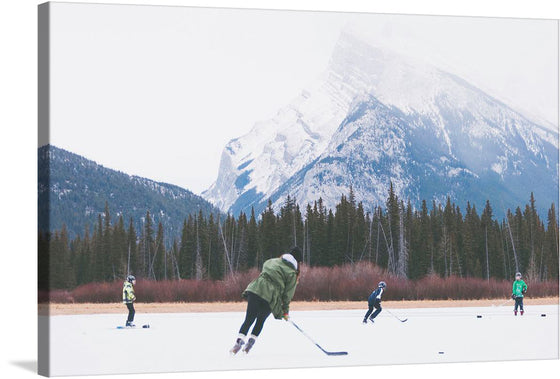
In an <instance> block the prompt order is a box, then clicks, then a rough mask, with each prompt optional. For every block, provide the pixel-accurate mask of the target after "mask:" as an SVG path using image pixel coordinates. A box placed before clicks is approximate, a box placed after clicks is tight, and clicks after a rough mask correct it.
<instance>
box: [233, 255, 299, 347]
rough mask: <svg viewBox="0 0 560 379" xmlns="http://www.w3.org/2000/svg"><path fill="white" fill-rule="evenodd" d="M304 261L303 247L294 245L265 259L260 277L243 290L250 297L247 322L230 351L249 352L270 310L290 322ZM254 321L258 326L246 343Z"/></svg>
mask: <svg viewBox="0 0 560 379" xmlns="http://www.w3.org/2000/svg"><path fill="white" fill-rule="evenodd" d="M301 261H302V257H301V250H300V249H299V247H294V248H292V250H290V252H289V253H287V254H283V255H282V256H280V257H279V258H272V259H269V260H267V261H266V262H264V264H263V268H262V272H261V274H260V275H259V277H258V278H257V279H255V280H253V281H252V282H251V283H249V285H248V286H247V289H246V290H245V291H244V292H243V297H245V298H247V311H246V314H245V321H244V322H243V324H242V325H241V328H240V329H239V336H238V338H237V340H236V341H235V345H233V347H232V348H231V350H230V353H232V354H237V352H239V350H241V348H243V351H244V352H245V353H248V352H249V351H250V350H251V348H252V347H253V345H254V343H255V341H256V340H257V337H258V336H259V334H260V333H261V330H262V328H263V326H264V322H265V320H266V318H267V317H268V315H270V313H272V315H273V316H274V318H275V319H277V320H280V319H284V320H286V321H288V319H289V312H290V302H291V301H292V297H293V296H294V292H295V290H296V286H297V279H298V275H299V266H300V264H301ZM253 323H254V324H255V325H254V326H253V329H252V330H251V337H250V338H249V340H248V341H247V343H246V344H245V338H246V337H247V334H248V332H249V328H250V327H251V325H253ZM243 345H245V346H243Z"/></svg>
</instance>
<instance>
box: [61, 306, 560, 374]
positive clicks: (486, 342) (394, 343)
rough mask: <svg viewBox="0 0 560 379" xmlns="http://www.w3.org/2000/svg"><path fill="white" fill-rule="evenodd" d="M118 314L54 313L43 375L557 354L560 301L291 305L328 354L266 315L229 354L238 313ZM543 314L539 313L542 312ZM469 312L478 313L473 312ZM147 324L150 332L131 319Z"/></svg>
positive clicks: (238, 322)
mask: <svg viewBox="0 0 560 379" xmlns="http://www.w3.org/2000/svg"><path fill="white" fill-rule="evenodd" d="M124 310H125V309H124V306H123V314H122V315H115V314H106V315H76V316H52V317H51V318H50V331H51V340H50V374H51V375H54V376H59V375H88V374H110V373H141V372H151V373H154V372H180V371H203V370H235V369H256V368H288V367H324V366H350V365H380V364H404V363H434V362H468V361H496V360H527V359H557V358H558V305H541V306H530V307H529V306H528V307H526V311H527V312H526V313H525V315H524V316H522V317H521V316H517V317H515V316H514V315H513V312H512V307H510V306H504V307H484V308H428V309H390V311H391V312H392V313H393V314H395V315H397V316H399V317H400V318H408V321H407V322H404V323H401V322H399V321H398V320H397V319H396V318H394V317H393V316H392V315H390V314H389V313H388V312H385V311H383V312H382V313H381V314H380V315H379V317H377V319H376V321H375V324H368V325H363V324H362V322H361V321H362V319H363V315H364V313H365V309H364V310H363V311H362V310H359V311H357V310H340V311H293V312H291V317H292V320H293V321H294V322H296V323H297V324H298V325H299V326H300V327H301V328H302V329H303V330H305V331H306V332H307V334H309V335H310V336H311V337H313V338H314V339H315V340H316V342H318V343H319V344H320V345H321V346H322V347H323V348H324V349H326V350H329V351H340V350H343V351H348V355H347V356H332V357H331V356H327V355H325V354H324V353H323V352H321V351H320V350H319V349H318V348H317V347H316V346H315V345H313V344H312V343H311V342H310V341H309V340H308V339H307V338H306V337H305V336H304V335H303V334H301V333H300V332H299V331H298V330H297V329H296V328H294V327H293V326H292V325H291V324H289V323H287V322H285V321H277V320H274V318H273V317H272V316H270V317H269V318H268V320H267V322H266V323H265V327H264V329H263V332H262V333H261V336H260V338H259V339H258V341H257V343H256V344H255V346H254V348H253V350H252V351H251V353H250V354H248V355H245V354H243V353H239V354H238V355H237V356H233V357H232V356H230V354H229V349H230V348H231V346H232V345H233V343H234V341H235V338H236V336H237V331H238V329H239V326H240V325H241V323H242V321H243V318H244V313H242V312H224V313H160V314H155V313H151V314H142V313H137V314H136V318H135V323H136V325H138V327H137V328H136V329H125V330H119V329H116V326H117V325H122V324H124V320H125V318H126V315H125V312H124ZM541 314H545V315H546V316H545V317H542V316H541ZM477 315H480V316H482V317H481V318H478V317H477ZM143 324H150V326H151V327H150V328H149V329H143V328H141V327H139V326H141V325H143Z"/></svg>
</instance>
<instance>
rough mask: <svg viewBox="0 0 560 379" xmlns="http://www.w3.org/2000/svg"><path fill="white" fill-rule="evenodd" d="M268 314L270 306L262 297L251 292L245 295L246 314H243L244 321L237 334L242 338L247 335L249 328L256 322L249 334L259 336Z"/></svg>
mask: <svg viewBox="0 0 560 379" xmlns="http://www.w3.org/2000/svg"><path fill="white" fill-rule="evenodd" d="M269 314H270V305H269V304H268V302H267V301H266V300H264V299H263V298H262V297H260V296H258V295H255V294H254V293H252V292H248V293H247V312H246V314H245V321H243V325H241V328H240V329H239V334H243V335H244V336H246V335H247V333H249V328H250V327H251V325H253V322H255V320H257V322H256V323H255V326H254V327H253V330H252V331H251V334H252V335H254V336H258V335H259V334H261V330H262V328H263V325H264V322H265V320H266V318H267V317H268V315H269Z"/></svg>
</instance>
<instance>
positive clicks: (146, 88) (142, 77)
mask: <svg viewBox="0 0 560 379" xmlns="http://www.w3.org/2000/svg"><path fill="white" fill-rule="evenodd" d="M349 25H350V26H351V27H352V28H354V29H357V30H359V33H360V34H362V35H365V36H367V37H366V38H368V39H369V40H370V41H371V42H372V43H374V44H378V45H379V44H382V45H385V46H387V47H390V48H392V49H394V50H396V51H397V52H401V53H405V54H408V55H412V56H415V57H419V58H421V59H424V60H427V61H429V62H431V63H433V64H435V65H438V66H440V67H442V68H443V69H446V70H448V71H451V72H453V73H456V74H458V75H460V76H462V77H464V78H465V79H467V80H469V81H471V82H472V83H473V84H475V85H477V86H478V87H480V88H482V89H484V90H485V91H487V92H489V93H490V94H491V95H494V96H496V97H498V98H500V99H501V100H503V101H505V102H506V103H508V104H510V105H512V106H513V107H515V108H516V109H519V110H521V111H523V112H525V113H530V114H531V115H534V116H536V117H540V118H543V119H545V120H547V121H548V122H550V123H552V124H554V125H558V120H557V117H558V23H557V21H550V20H549V21H542V20H541V21H539V20H537V21H535V20H518V19H492V18H466V17H429V16H393V15H374V14H352V13H326V12H287V11H249V10H231V9H204V8H186V7H153V6H119V5H95V4H71V3H69V4H64V3H54V4H53V8H52V12H51V143H52V144H54V145H55V146H58V147H62V148H64V149H67V150H69V151H72V152H75V153H77V154H80V155H83V156H85V157H86V158H89V159H92V160H95V161H96V162H98V163H100V164H103V165H104V166H106V167H109V168H114V169H118V170H121V171H124V172H126V173H129V174H134V175H140V176H144V177H147V178H150V179H154V180H157V181H163V182H168V183H172V184H177V185H180V186H182V187H185V188H188V189H190V190H192V191H194V192H195V193H200V192H202V191H203V190H205V189H207V188H208V187H209V186H210V185H211V184H212V182H213V181H214V180H215V179H216V176H217V172H218V166H219V160H220V155H221V151H222V149H223V147H224V146H225V144H226V143H227V142H228V141H229V140H231V139H232V138H235V137H239V136H240V135H243V134H245V133H247V132H248V131H249V130H250V129H251V128H252V126H253V124H254V123H255V122H256V121H258V120H263V119H268V118H270V117H272V116H274V114H275V113H276V111H277V110H278V109H279V108H281V107H282V106H284V105H286V104H287V103H289V102H290V100H291V99H293V98H294V97H295V96H296V95H297V94H298V93H299V92H300V91H301V89H303V88H305V87H306V85H307V84H308V83H310V82H311V81H313V80H314V78H316V77H317V76H318V74H320V73H321V71H323V70H324V69H325V68H326V67H327V64H328V61H329V57H330V55H331V52H332V49H333V47H334V45H335V43H336V40H337V38H338V36H339V33H340V31H341V30H342V29H343V28H344V27H348V26H349Z"/></svg>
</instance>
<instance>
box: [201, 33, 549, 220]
mask: <svg viewBox="0 0 560 379" xmlns="http://www.w3.org/2000/svg"><path fill="white" fill-rule="evenodd" d="M391 181H392V182H393V184H394V186H395V189H396V191H397V194H399V196H400V197H402V198H404V199H410V200H411V202H412V203H413V204H416V205H418V202H419V201H420V200H422V199H425V200H431V199H436V200H442V199H444V198H445V197H446V196H447V195H449V196H451V197H452V199H453V200H454V201H456V202H457V203H458V204H459V205H462V206H464V205H465V204H466V201H471V202H474V203H475V204H476V205H479V206H481V205H483V204H484V201H485V200H486V199H489V200H491V202H492V203H493V204H494V205H495V207H498V208H502V206H503V207H511V206H518V205H522V204H524V203H525V202H526V201H527V199H528V197H529V194H530V192H534V193H535V197H536V198H537V200H538V201H539V202H540V204H541V205H542V207H543V208H546V207H548V206H549V205H550V203H551V202H552V201H556V200H557V198H558V133H557V132H555V131H553V130H551V129H550V128H549V127H544V126H541V125H538V124H537V123H535V122H533V121H531V120H529V119H528V118H526V117H525V116H523V115H522V114H521V113H520V112H517V111H515V110H513V109H511V108H510V107H508V106H507V105H505V104H504V103H502V102H500V101H499V100H497V99H495V98H493V97H491V96H489V95H488V94H486V93H484V92H483V91H481V90H479V89H478V88H476V87H474V86H472V85H471V84H469V83H467V82H466V81H464V80H462V79H461V78H459V77H457V76H455V75H453V74H450V73H447V72H444V71H442V70H440V69H437V68H435V67H432V66H429V65H426V64H423V63H422V62H418V61H415V60H412V59H410V58H405V57H402V56H399V55H398V54H395V53H393V52H391V51H389V50H387V49H381V48H376V47H373V46H370V45H368V44H367V43H365V42H363V41H362V40H360V38H358V37H356V36H355V35H353V34H352V33H348V32H345V33H343V34H342V35H341V37H340V39H339V41H338V43H337V46H336V47H335V49H334V52H333V55H332V58H331V61H330V64H329V68H328V69H327V71H326V73H324V74H323V75H322V76H321V77H320V78H319V79H317V81H316V82H315V83H314V84H313V85H312V86H311V87H310V89H309V90H308V91H303V92H302V93H301V94H300V95H299V96H298V97H297V98H296V99H295V100H294V101H293V102H292V103H291V104H289V105H288V106H286V107H285V108H282V109H281V110H280V111H279V112H278V114H277V115H276V116H275V117H274V118H273V119H271V120H269V121H266V122H262V123H258V124H256V125H255V126H254V127H253V129H252V130H251V132H249V133H248V134H247V135H245V136H243V137H240V138H238V139H235V140H233V141H231V142H230V143H229V144H228V145H227V146H226V148H225V149H224V152H223V154H222V161H221V166H220V170H219V174H218V179H217V181H216V183H215V184H214V185H213V186H212V187H211V188H210V189H209V190H208V191H207V192H205V193H204V194H203V196H204V197H206V198H207V199H208V200H209V201H211V202H213V203H214V204H216V205H218V206H219V207H220V208H221V209H223V210H226V211H231V212H234V213H237V212H239V211H241V210H244V211H246V212H247V211H249V210H250V207H251V206H254V207H255V209H256V210H257V211H259V210H261V209H262V208H263V207H264V206H265V205H266V202H267V201H268V199H271V200H272V201H273V203H274V206H275V207H276V208H277V207H278V206H279V205H280V204H281V203H282V202H283V201H284V198H285V197H286V196H287V195H288V194H290V195H291V196H292V197H295V199H296V200H297V201H298V202H299V203H300V204H307V203H308V202H312V201H314V200H317V199H318V198H319V197H322V198H323V200H324V203H325V205H326V206H327V207H333V206H334V204H335V203H336V202H337V201H338V200H339V199H340V195H341V194H347V193H348V190H349V187H350V186H353V189H354V191H355V194H356V199H357V200H358V201H363V202H364V204H365V205H366V207H369V206H373V205H375V204H379V203H382V202H383V201H384V199H385V198H386V196H387V188H388V186H389V182H391Z"/></svg>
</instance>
